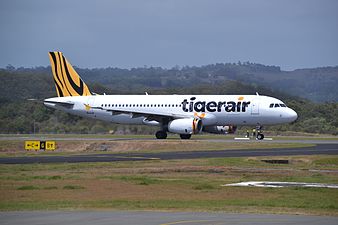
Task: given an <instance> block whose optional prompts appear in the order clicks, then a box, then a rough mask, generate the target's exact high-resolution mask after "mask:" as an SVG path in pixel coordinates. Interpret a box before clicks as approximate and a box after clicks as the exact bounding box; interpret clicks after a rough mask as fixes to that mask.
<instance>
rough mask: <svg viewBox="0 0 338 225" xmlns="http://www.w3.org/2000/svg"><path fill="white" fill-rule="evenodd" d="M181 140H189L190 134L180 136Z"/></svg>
mask: <svg viewBox="0 0 338 225" xmlns="http://www.w3.org/2000/svg"><path fill="white" fill-rule="evenodd" d="M180 137H181V139H190V138H191V134H180Z"/></svg>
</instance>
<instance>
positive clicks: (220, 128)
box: [203, 125, 237, 134]
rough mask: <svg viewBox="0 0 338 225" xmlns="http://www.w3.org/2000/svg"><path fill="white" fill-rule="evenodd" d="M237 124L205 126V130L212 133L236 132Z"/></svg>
mask: <svg viewBox="0 0 338 225" xmlns="http://www.w3.org/2000/svg"><path fill="white" fill-rule="evenodd" d="M236 129H237V126H232V125H230V126H205V127H203V131H204V132H207V133H212V134H233V133H235V131H236Z"/></svg>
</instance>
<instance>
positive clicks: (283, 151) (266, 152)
mask: <svg viewBox="0 0 338 225" xmlns="http://www.w3.org/2000/svg"><path fill="white" fill-rule="evenodd" d="M323 154H324V155H338V143H329V144H316V145H315V146H312V147H302V148H276V149H242V150H238V149H237V150H217V151H212V150H208V151H176V152H158V153H129V154H127V153H126V154H87V155H85V154H82V155H68V156H27V157H2V158H0V164H28V163H80V162H116V161H141V160H172V159H198V158H223V157H255V156H287V155H323Z"/></svg>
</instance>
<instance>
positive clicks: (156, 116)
mask: <svg viewBox="0 0 338 225" xmlns="http://www.w3.org/2000/svg"><path fill="white" fill-rule="evenodd" d="M91 108H92V109H101V110H105V111H107V112H112V115H119V114H130V115H131V117H132V118H137V117H146V118H147V120H155V121H158V122H161V121H162V119H164V118H166V119H169V120H173V119H179V118H187V117H190V116H189V115H187V114H176V113H169V112H161V113H159V112H145V111H141V110H135V109H106V108H103V107H91Z"/></svg>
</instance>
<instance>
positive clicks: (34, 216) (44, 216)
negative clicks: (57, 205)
mask: <svg viewBox="0 0 338 225" xmlns="http://www.w3.org/2000/svg"><path fill="white" fill-rule="evenodd" d="M0 222H1V224H2V225H14V224H15V225H16V224H25V225H35V224H72V225H92V224H97V225H130V224H137V225H173V224H176V225H181V224H189V225H232V224H242V225H249V224H250V225H264V224H274V225H285V224H297V225H333V224H337V218H336V217H328V216H306V215H275V214H274V215H272V214H235V213H205V212H149V211H144V212H142V211H112V212H95V211H94V212H76V211H69V212H63V211H55V212H53V211H52V212H48V211H45V212H41V211H35V212H1V213H0Z"/></svg>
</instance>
